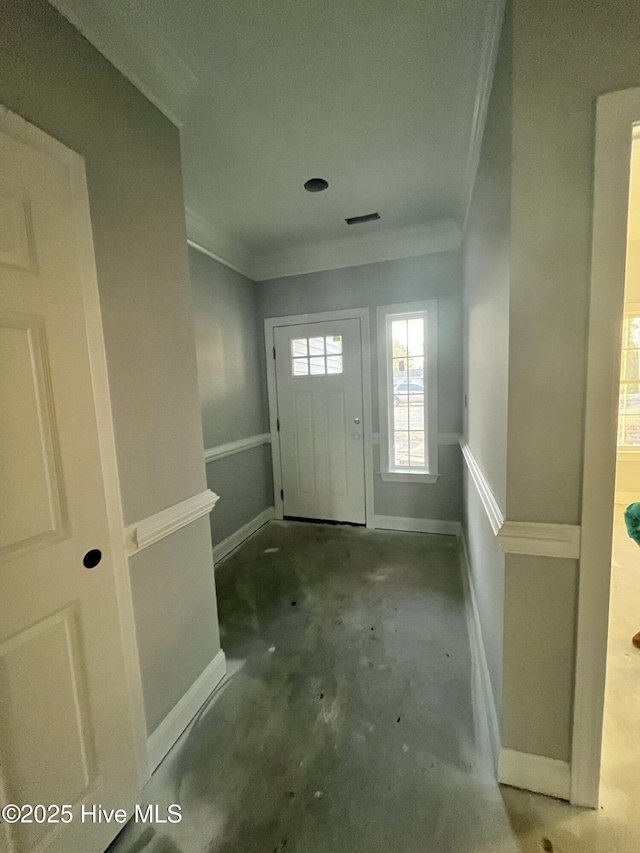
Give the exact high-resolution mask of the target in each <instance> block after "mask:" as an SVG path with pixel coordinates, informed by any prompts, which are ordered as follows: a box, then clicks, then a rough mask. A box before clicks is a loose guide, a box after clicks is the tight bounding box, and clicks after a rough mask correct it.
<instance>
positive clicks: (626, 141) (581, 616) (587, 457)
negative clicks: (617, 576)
mask: <svg viewBox="0 0 640 853" xmlns="http://www.w3.org/2000/svg"><path fill="white" fill-rule="evenodd" d="M638 121H640V89H627V90H625V91H623V92H612V93H611V94H608V95H602V96H601V97H600V98H598V102H597V109H596V136H595V165H594V190H593V238H592V250H591V288H590V301H589V337H588V350H587V376H586V407H585V417H584V422H585V431H584V454H583V469H582V518H581V527H582V554H581V559H580V575H579V583H578V630H577V642H576V669H575V688H574V702H573V742H572V753H571V754H572V760H571V802H572V803H574V804H575V805H579V806H591V807H596V806H597V804H598V791H599V783H600V761H601V749H602V720H603V711H604V691H605V678H606V660H607V639H608V636H607V635H608V625H609V593H610V587H611V540H612V531H613V507H614V489H615V470H616V440H617V436H616V420H617V418H616V412H617V408H618V383H619V379H620V348H621V332H622V323H621V319H622V316H623V313H624V285H625V262H626V250H627V216H628V205H629V172H630V163H631V142H632V132H633V125H634V124H636V123H637V122H638Z"/></svg>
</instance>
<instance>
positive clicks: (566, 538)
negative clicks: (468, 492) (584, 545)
mask: <svg viewBox="0 0 640 853" xmlns="http://www.w3.org/2000/svg"><path fill="white" fill-rule="evenodd" d="M460 447H461V448H462V454H463V456H464V460H465V462H466V465H467V469H468V471H469V476H470V477H471V479H472V480H473V483H474V485H475V487H476V489H477V490H478V494H479V496H480V500H481V501H482V505H483V507H484V509H485V512H486V513H487V518H488V519H489V524H490V525H491V529H492V530H493V532H494V534H495V537H496V539H497V540H498V542H499V543H500V545H501V546H502V550H503V551H504V553H505V554H529V555H531V556H534V557H562V558H565V559H569V560H577V559H578V558H579V557H580V532H581V531H580V526H579V525H577V524H547V523H545V522H537V521H508V520H506V519H505V517H504V514H503V512H502V509H501V508H500V505H499V504H498V501H497V500H496V497H495V495H494V494H493V490H492V489H491V484H490V483H489V481H488V480H487V478H486V477H485V475H484V473H483V471H482V469H481V468H480V465H479V464H478V461H477V459H476V458H475V456H474V455H473V452H472V450H471V448H470V447H469V445H468V443H467V441H466V440H465V439H464V438H461V439H460Z"/></svg>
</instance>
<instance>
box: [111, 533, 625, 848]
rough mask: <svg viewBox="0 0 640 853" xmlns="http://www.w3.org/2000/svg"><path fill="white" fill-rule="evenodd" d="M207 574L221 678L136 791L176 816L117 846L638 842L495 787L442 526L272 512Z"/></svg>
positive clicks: (128, 833)
mask: <svg viewBox="0 0 640 853" xmlns="http://www.w3.org/2000/svg"><path fill="white" fill-rule="evenodd" d="M216 585H217V590H218V604H219V611H220V622H221V626H222V645H223V648H224V650H225V652H226V655H227V664H228V677H227V679H226V680H225V682H223V684H222V685H221V686H220V688H219V689H218V690H217V691H216V693H215V694H214V697H213V698H212V700H210V702H209V703H208V705H207V706H206V707H205V708H204V709H203V710H202V712H201V713H200V714H199V715H198V717H197V718H196V720H195V721H194V722H193V723H192V725H191V726H190V727H189V729H188V730H187V731H186V732H185V734H184V735H183V736H182V738H181V739H180V741H179V742H178V743H177V744H176V746H175V747H174V749H173V750H172V751H171V753H170V754H169V755H168V756H167V758H166V759H165V761H164V762H163V763H162V765H161V766H160V767H159V768H158V770H157V771H156V773H155V774H154V777H153V779H152V780H151V782H150V783H149V785H148V786H147V787H146V789H145V791H144V799H143V802H145V803H157V804H159V805H160V807H161V808H162V807H164V806H166V805H167V804H169V803H179V804H180V805H181V806H182V813H183V820H182V822H181V823H180V824H175V825H166V824H165V825H162V824H156V825H153V826H147V827H144V826H136V825H135V824H130V825H128V826H127V827H126V828H125V830H124V831H123V832H122V833H121V835H120V836H119V838H118V839H117V840H116V842H114V844H113V845H112V848H110V850H111V853H143V851H144V853H204V851H207V853H214V852H215V853H231V851H234V853H319V851H327V853H390V851H398V853H417V851H420V853H422V852H423V851H433V853H449V851H450V852H451V853H489V852H490V851H491V853H513V851H527V853H539V851H541V850H546V851H551V850H553V851H555V853H577V851H593V853H600V851H605V850H607V851H608V853H610V851H615V850H621V851H622V850H630V851H631V850H633V851H635V850H637V849H640V848H639V847H638V846H624V843H623V846H619V845H618V841H620V840H621V839H622V836H620V835H618V836H617V837H616V834H615V833H614V834H612V832H611V830H612V826H613V824H615V825H616V826H619V825H621V824H622V822H621V821H620V820H618V819H616V820H614V821H613V824H612V823H611V821H608V820H607V819H604V815H603V814H602V813H600V814H598V813H595V812H586V811H583V810H579V809H574V808H572V807H571V806H569V805H567V804H566V803H560V802H558V801H554V800H550V799H547V798H545V797H538V796H536V795H533V794H528V793H526V792H521V791H515V790H513V789H506V788H505V789H500V788H499V787H498V785H497V784H496V782H495V780H494V776H493V769H492V766H491V759H490V756H489V752H488V742H487V732H486V728H485V725H484V724H483V722H482V715H483V709H482V707H480V706H479V702H478V697H477V693H478V691H477V688H476V687H474V685H475V684H476V674H475V673H474V672H473V668H472V665H471V660H472V658H471V655H470V650H469V641H468V635H467V628H466V621H465V598H464V594H463V586H462V581H461V575H460V569H459V561H458V546H457V542H456V540H455V539H454V538H452V537H447V536H428V535H423V534H410V533H396V532H383V531H369V530H364V529H360V528H358V529H356V528H350V527H336V526H329V525H315V524H309V525H305V524H296V523H279V522H276V523H271V524H270V525H268V526H267V527H265V528H263V529H262V530H261V531H260V532H259V533H258V534H257V535H256V536H254V537H253V538H252V539H251V540H249V541H248V542H247V543H245V545H244V546H242V547H241V548H240V549H238V550H237V551H236V552H235V553H234V554H232V555H231V556H230V557H229V558H228V559H227V560H226V561H225V562H224V563H222V564H221V565H220V566H219V567H217V570H216ZM639 627H640V626H639ZM612 841H613V842H614V843H611V842H612Z"/></svg>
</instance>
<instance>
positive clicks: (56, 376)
mask: <svg viewBox="0 0 640 853" xmlns="http://www.w3.org/2000/svg"><path fill="white" fill-rule="evenodd" d="M81 164H82V161H81V158H79V157H78V155H75V154H74V153H73V152H70V151H68V149H65V148H64V147H63V146H61V145H60V144H59V143H56V142H55V141H54V140H50V139H49V138H48V137H46V136H45V135H44V134H42V133H41V132H40V131H37V130H36V129H35V128H32V127H31V126H29V125H27V124H26V122H22V120H20V119H18V117H16V116H12V115H11V114H9V113H6V112H2V113H0V476H1V478H2V491H1V493H0V494H1V497H0V797H1V798H2V800H3V801H4V802H9V803H16V804H17V805H19V806H20V805H22V804H26V803H29V804H32V805H35V804H44V805H49V804H59V805H66V804H69V805H71V806H72V807H73V820H72V821H71V822H69V823H62V822H59V823H48V822H45V823H36V822H34V823H30V824H22V823H15V824H12V825H10V824H7V823H4V824H2V825H0V850H2V851H3V853H4V851H5V850H6V851H11V853H13V851H16V852H17V851H21V853H22V851H35V850H37V851H38V853H63V851H64V853H93V851H95V853H98V851H102V850H103V849H104V848H105V847H106V846H107V844H108V843H109V841H110V840H111V839H112V838H113V837H114V836H115V834H116V832H117V831H118V829H119V825H118V824H115V823H101V824H94V823H92V822H91V821H85V822H83V821H82V820H81V813H80V809H81V805H82V804H93V803H100V804H101V805H102V806H103V807H105V808H107V809H110V808H124V809H126V810H130V809H131V807H132V805H133V803H134V802H135V797H136V792H137V787H138V770H139V768H138V766H137V763H136V756H137V755H138V754H139V748H140V747H139V744H138V743H137V739H136V737H135V736H134V726H133V725H132V701H131V700H132V695H131V694H132V690H131V684H130V682H129V676H130V675H131V662H130V661H127V652H126V651H125V647H126V643H125V639H126V642H129V643H130V642H131V636H130V634H129V636H128V637H127V638H125V639H123V631H124V632H125V633H126V631H127V627H126V623H127V622H128V620H127V615H130V614H128V611H129V609H130V602H127V601H126V595H125V594H124V593H123V588H122V583H121V580H122V579H121V577H120V578H119V577H117V574H116V572H115V571H114V563H115V562H116V561H118V560H122V559H123V552H122V553H116V552H117V549H116V548H115V547H114V530H115V527H117V522H118V519H117V518H115V519H114V517H113V511H112V508H111V510H110V511H109V512H108V508H107V495H108V496H109V501H110V502H111V503H113V501H114V487H115V486H117V475H114V473H113V471H110V472H109V473H108V474H107V472H106V469H105V470H103V466H104V463H105V459H106V457H107V456H108V455H109V453H110V452H111V451H112V449H113V448H112V447H111V448H109V447H107V445H108V444H109V441H108V439H109V438H111V439H112V431H111V425H110V423H107V417H106V416H108V415H110V410H109V406H108V403H107V404H106V405H105V404H104V399H102V402H101V403H100V405H98V402H97V401H98V398H99V397H100V396H101V395H102V396H104V394H105V393H106V390H107V386H106V373H105V371H104V353H103V350H101V347H102V339H101V327H100V325H99V322H98V323H97V322H96V319H99V309H98V307H97V306H98V303H97V292H95V279H94V278H93V272H94V271H93V266H92V264H91V265H87V241H88V242H89V245H90V224H89V220H88V204H87V199H86V184H85V182H84V170H83V167H82V166H81ZM88 279H91V280H90V281H88ZM92 288H93V290H91V289H92ZM90 291H91V293H90ZM92 299H93V300H94V301H93V302H91V300H92ZM90 303H91V304H90ZM92 335H93V336H95V337H96V339H99V340H97V343H96V341H91V340H90V337H91V336H92ZM101 354H102V359H101V358H100V355H101ZM98 385H101V387H100V388H98ZM97 411H98V413H99V417H98V414H97ZM112 455H113V454H112ZM113 461H114V460H113V459H112V462H113ZM106 477H108V478H110V480H109V483H108V484H107V482H106V480H105V478H106ZM118 508H119V499H118ZM120 513H121V510H120ZM120 528H121V518H120ZM121 532H122V531H121V529H120V534H121ZM122 544H123V543H122V538H120V543H119V547H120V548H122ZM92 549H98V550H99V551H100V552H101V553H102V558H101V560H100V562H99V563H98V564H97V565H95V567H94V568H86V567H85V565H84V562H83V561H84V558H85V554H87V553H88V552H89V551H91V550H92ZM87 562H89V561H87ZM128 628H129V629H130V628H131V625H130V624H129V626H128ZM136 712H137V714H138V727H139V714H140V712H141V708H140V707H138V708H137V709H136Z"/></svg>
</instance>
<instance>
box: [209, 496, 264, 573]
mask: <svg viewBox="0 0 640 853" xmlns="http://www.w3.org/2000/svg"><path fill="white" fill-rule="evenodd" d="M274 518H275V509H274V508H273V507H272V506H269V507H267V508H266V509H263V510H262V512H261V513H260V514H259V515H257V516H256V517H255V518H252V519H251V521H248V522H247V523H246V524H243V525H242V527H239V528H238V529H237V530H235V531H234V532H233V533H232V534H231V535H230V536H227V538H226V539H223V540H222V542H218V544H217V545H214V546H213V563H214V566H216V565H217V564H218V563H219V562H221V560H224V558H225V557H227V556H228V555H229V554H230V553H231V552H232V551H235V549H236V548H237V547H238V546H239V545H242V543H243V542H245V541H246V540H247V539H248V538H249V537H250V536H253V534H254V533H256V532H257V531H258V530H260V528H261V527H264V525H265V524H268V523H269V522H270V521H272V520H273V519H274Z"/></svg>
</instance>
